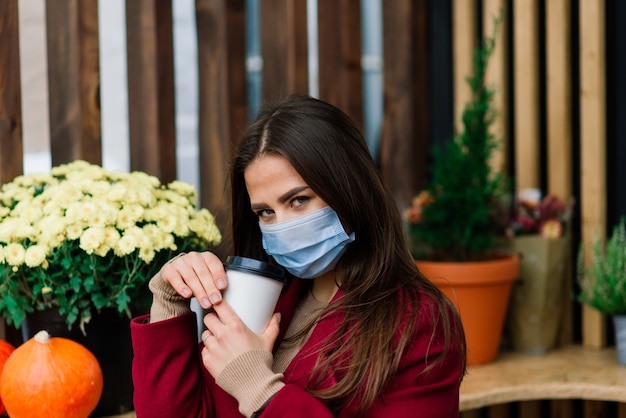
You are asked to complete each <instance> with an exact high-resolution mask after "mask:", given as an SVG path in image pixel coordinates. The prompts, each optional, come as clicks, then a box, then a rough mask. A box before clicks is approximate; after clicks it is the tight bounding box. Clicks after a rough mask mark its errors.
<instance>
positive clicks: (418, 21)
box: [380, 0, 430, 205]
mask: <svg viewBox="0 0 626 418" xmlns="http://www.w3.org/2000/svg"><path fill="white" fill-rule="evenodd" d="M427 17H428V10H427V2H426V1H425V0H420V1H414V0H398V1H395V2H392V3H388V4H386V5H385V7H384V8H383V50H384V51H385V60H384V70H383V88H384V91H385V111H384V122H383V135H382V141H381V149H380V155H381V157H380V158H381V172H382V175H383V178H384V179H385V182H386V183H387V185H388V186H389V187H390V189H391V191H392V193H393V194H394V196H395V197H396V199H397V201H398V203H399V204H404V205H406V204H408V203H409V202H410V199H411V196H412V195H414V194H415V193H416V192H417V191H418V190H419V188H421V187H423V186H424V185H425V179H426V175H427V172H426V170H427V168H428V164H427V161H428V154H429V152H430V147H429V144H430V141H429V136H430V132H429V126H428V118H429V114H428V109H429V108H428V95H429V90H430V89H429V84H428V81H429V80H428V68H429V62H428V53H427V49H428V48H427V39H428V37H427V34H428V20H427Z"/></svg>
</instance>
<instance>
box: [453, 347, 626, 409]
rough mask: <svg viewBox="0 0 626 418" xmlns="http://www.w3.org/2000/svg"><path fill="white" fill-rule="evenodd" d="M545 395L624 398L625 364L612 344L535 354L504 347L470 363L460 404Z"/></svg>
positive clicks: (470, 405)
mask: <svg viewBox="0 0 626 418" xmlns="http://www.w3.org/2000/svg"><path fill="white" fill-rule="evenodd" d="M541 399H586V400H602V401H614V402H623V403H626V366H623V365H620V364H619V363H617V359H616V354H615V349H613V348H602V349H593V348H585V347H582V346H579V345H572V346H566V347H563V348H559V349H556V350H553V351H550V352H549V353H546V354H542V355H534V356H533V355H524V354H519V353H503V354H501V355H500V357H499V358H498V359H497V360H496V361H495V362H493V363H489V364H484V365H479V366H472V367H470V368H469V369H468V371H467V375H466V377H465V380H464V381H463V383H462V385H461V397H460V409H461V411H467V410H472V409H477V408H482V407H485V406H491V405H497V404H502V403H508V402H515V401H528V400H541Z"/></svg>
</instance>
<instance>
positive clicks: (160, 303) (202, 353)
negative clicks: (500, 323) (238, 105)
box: [131, 96, 465, 418]
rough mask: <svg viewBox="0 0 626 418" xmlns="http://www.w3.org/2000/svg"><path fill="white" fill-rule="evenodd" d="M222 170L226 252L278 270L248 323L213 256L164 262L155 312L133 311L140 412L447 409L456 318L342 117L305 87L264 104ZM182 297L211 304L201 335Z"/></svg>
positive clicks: (455, 402) (448, 413)
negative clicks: (228, 207)
mask: <svg viewBox="0 0 626 418" xmlns="http://www.w3.org/2000/svg"><path fill="white" fill-rule="evenodd" d="M230 182H231V183H230V186H231V192H232V234H233V235H232V236H233V243H234V252H235V255H239V256H245V257H251V258H256V259H259V260H263V261H267V262H271V263H275V264H279V265H282V266H283V267H284V268H285V269H286V270H287V272H288V273H289V274H288V276H289V282H288V283H287V285H286V286H285V288H284V290H283V293H282V294H281V297H280V299H279V302H278V306H277V307H276V313H275V314H274V316H273V317H272V319H271V320H270V322H269V324H268V325H267V327H266V328H265V330H264V331H263V332H262V333H261V334H255V333H253V332H252V331H250V330H249V329H248V328H247V327H246V326H245V325H244V324H243V323H242V322H241V320H240V319H239V317H238V316H237V314H236V313H235V312H234V311H233V310H232V309H231V307H230V306H229V305H228V303H226V302H224V301H222V299H221V290H223V289H225V288H226V287H227V285H228V284H227V279H226V274H225V271H224V267H223V264H222V261H221V260H220V259H219V258H218V257H217V256H216V255H214V254H212V253H210V252H206V253H190V254H184V255H181V256H179V257H176V258H174V259H173V260H170V262H168V263H167V264H166V265H165V266H163V268H162V269H161V271H160V273H159V274H157V275H156V276H155V277H154V278H153V279H152V280H151V282H150V289H151V290H152V292H153V294H154V297H153V305H152V308H151V312H150V315H149V316H144V317H140V318H136V319H134V320H133V322H132V324H131V329H132V337H133V346H134V351H135V357H134V362H133V379H134V385H135V394H134V396H135V409H136V413H137V416H138V417H139V418H143V417H150V418H154V417H168V418H170V417H217V418H230V417H241V416H242V415H243V416H246V417H250V416H257V417H263V418H270V417H299V418H303V417H304V418H306V417H315V418H323V417H358V416H363V417H422V418H435V417H436V418H444V417H449V418H452V417H454V418H457V417H458V414H459V385H460V383H461V380H462V378H463V375H464V372H465V339H464V335H463V329H462V326H461V323H460V320H459V317H458V315H457V313H456V311H455V310H454V308H453V307H452V305H451V303H450V302H449V301H448V300H447V299H446V298H445V297H444V296H443V295H442V293H440V292H439V291H438V290H437V289H436V288H435V287H434V286H433V285H431V284H430V282H429V281H428V280H427V279H425V278H424V277H423V276H422V275H421V274H420V273H419V272H418V270H417V269H416V267H415V263H414V262H413V259H412V258H411V255H410V254H409V251H408V250H407V246H406V243H405V239H404V235H403V229H402V222H401V216H400V214H399V211H398V209H397V207H396V206H395V204H394V200H393V198H392V197H391V195H390V194H389V192H388V191H387V189H386V188H385V186H384V185H383V183H382V181H381V179H380V177H379V175H378V171H377V168H376V166H375V164H374V162H373V160H372V158H371V157H370V154H369V151H368V149H367V145H366V143H365V141H364V139H363V138H362V136H361V134H360V133H359V131H358V129H357V128H356V127H355V125H354V124H353V123H352V121H351V120H350V119H349V118H348V117H347V116H346V115H345V114H344V113H343V112H341V111H340V110H339V109H337V108H336V107H334V106H332V105H330V104H328V103H325V102H323V101H320V100H317V99H313V98H310V97H300V96H291V97H289V98H287V99H285V100H283V101H282V102H279V103H276V104H273V105H270V106H267V107H265V108H264V109H263V110H262V111H261V112H260V114H259V116H258V118H257V120H256V121H255V122H254V123H253V124H252V125H251V126H250V127H249V128H248V129H247V131H246V132H245V133H244V135H243V137H242V138H241V141H240V143H239V145H238V149H237V152H236V155H235V157H234V161H233V164H232V166H231V172H230ZM192 296H195V297H196V298H197V300H198V301H200V303H201V305H202V306H203V307H204V308H206V309H208V308H212V309H211V310H209V313H208V314H206V316H205V317H204V324H205V325H206V330H205V331H204V332H203V333H202V336H201V337H202V342H201V343H199V344H198V343H197V341H198V337H197V331H196V329H197V327H196V319H195V315H194V314H193V313H191V311H190V308H189V299H190V298H191V297H192ZM218 316H219V318H218Z"/></svg>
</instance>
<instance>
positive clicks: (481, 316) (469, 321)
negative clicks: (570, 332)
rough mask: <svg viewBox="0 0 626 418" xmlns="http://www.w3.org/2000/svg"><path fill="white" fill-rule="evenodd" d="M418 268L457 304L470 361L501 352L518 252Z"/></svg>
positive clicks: (423, 264) (479, 361)
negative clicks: (489, 258)
mask: <svg viewBox="0 0 626 418" xmlns="http://www.w3.org/2000/svg"><path fill="white" fill-rule="evenodd" d="M415 264H416V265H417V268H418V269H419V270H420V271H421V272H422V274H424V275H425V276H426V277H427V278H428V279H429V280H430V281H431V282H433V283H434V284H435V285H436V286H437V287H438V288H439V289H441V291H442V292H443V293H444V294H445V295H446V296H447V297H448V298H449V299H450V300H451V301H452V302H453V303H454V304H455V306H456V307H457V309H458V311H459V313H460V315H461V322H462V323H463V328H464V329H465V338H466V340H467V364H468V365H470V366H471V365H476V364H484V363H489V362H491V361H493V360H495V358H496V357H497V355H498V351H499V348H500V341H501V339H502V329H503V327H504V320H505V317H506V312H507V308H508V305H509V297H510V295H511V289H512V285H513V282H514V281H515V280H516V279H517V278H518V277H519V258H518V256H517V254H511V255H506V256H502V257H501V258H498V259H495V260H490V261H479V262H462V263H460V262H459V263H456V262H438V261H416V262H415Z"/></svg>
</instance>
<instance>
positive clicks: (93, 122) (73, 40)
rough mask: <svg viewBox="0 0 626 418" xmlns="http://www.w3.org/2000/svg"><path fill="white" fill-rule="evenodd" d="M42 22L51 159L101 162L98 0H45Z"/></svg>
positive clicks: (54, 161)
mask: <svg viewBox="0 0 626 418" xmlns="http://www.w3.org/2000/svg"><path fill="white" fill-rule="evenodd" d="M46 24H47V47H48V89H49V99H50V107H49V109H50V151H51V154H52V164H53V165H58V164H61V163H66V162H69V161H72V160H75V159H84V160H87V161H89V162H92V163H95V164H100V163H101V162H102V147H101V129H100V58H99V43H98V1H97V0H80V1H79V0H49V1H46Z"/></svg>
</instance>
